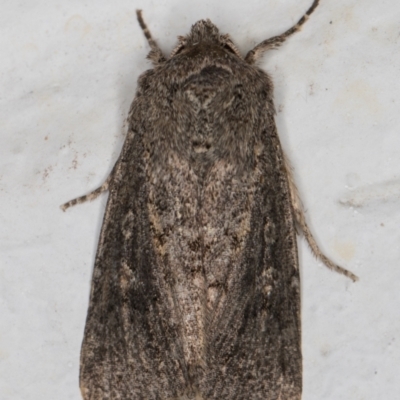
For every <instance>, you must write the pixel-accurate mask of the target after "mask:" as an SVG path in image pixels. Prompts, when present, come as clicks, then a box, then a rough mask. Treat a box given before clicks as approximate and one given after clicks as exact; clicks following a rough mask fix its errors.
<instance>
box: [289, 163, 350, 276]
mask: <svg viewBox="0 0 400 400" xmlns="http://www.w3.org/2000/svg"><path fill="white" fill-rule="evenodd" d="M285 167H286V172H287V176H288V180H289V189H290V198H291V203H292V208H293V211H294V215H295V218H296V222H297V224H298V225H299V226H300V228H301V230H302V232H303V235H304V237H305V239H306V241H307V243H308V245H309V246H310V249H311V251H312V253H313V254H314V255H315V257H316V258H318V259H319V260H321V261H322V262H323V263H324V264H325V265H326V266H327V267H328V268H329V269H331V270H333V271H336V272H338V273H339V274H342V275H345V276H347V277H348V278H350V279H351V280H352V281H353V282H355V281H357V280H358V277H357V276H356V275H354V274H353V273H352V272H350V271H348V270H347V269H344V268H342V267H340V266H339V265H337V264H335V263H334V262H332V261H331V260H330V259H329V258H328V257H327V256H326V255H325V254H323V253H322V251H321V250H320V248H319V247H318V244H317V242H316V241H315V239H314V236H313V235H312V233H311V231H310V229H309V227H308V225H307V222H306V219H305V216H304V210H303V205H302V203H301V200H300V196H299V193H298V191H297V187H296V185H295V183H294V180H293V174H292V168H291V166H290V164H289V162H288V160H287V158H286V157H285Z"/></svg>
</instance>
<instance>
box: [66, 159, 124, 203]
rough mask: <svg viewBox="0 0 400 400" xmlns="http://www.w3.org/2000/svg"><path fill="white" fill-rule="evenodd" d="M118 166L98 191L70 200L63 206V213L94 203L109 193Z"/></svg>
mask: <svg viewBox="0 0 400 400" xmlns="http://www.w3.org/2000/svg"><path fill="white" fill-rule="evenodd" d="M117 164H118V163H116V165H115V166H114V168H113V170H112V171H111V173H110V175H108V178H107V179H106V181H105V182H104V183H103V184H102V185H101V186H99V187H98V188H97V189H95V190H93V191H92V192H90V193H89V194H86V195H85V196H81V197H78V198H76V199H73V200H70V201H68V202H66V203H65V204H63V205H62V206H61V209H62V210H63V211H65V210H66V209H67V208H70V207H72V206H75V205H76V204H81V203H85V202H86V201H92V200H94V199H95V198H97V197H99V196H100V195H101V194H102V193H103V192H107V191H108V188H109V186H110V182H111V181H112V179H113V178H114V175H115V170H116V166H117Z"/></svg>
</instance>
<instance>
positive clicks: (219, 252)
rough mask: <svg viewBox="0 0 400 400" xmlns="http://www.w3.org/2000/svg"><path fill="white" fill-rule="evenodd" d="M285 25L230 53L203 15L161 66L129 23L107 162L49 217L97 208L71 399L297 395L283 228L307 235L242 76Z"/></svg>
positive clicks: (266, 86) (269, 132) (296, 311)
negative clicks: (84, 190)
mask: <svg viewBox="0 0 400 400" xmlns="http://www.w3.org/2000/svg"><path fill="white" fill-rule="evenodd" d="M317 5H318V0H315V1H314V2H313V3H312V5H311V7H310V8H309V9H308V10H307V12H306V13H305V14H304V15H303V17H302V18H301V19H300V20H299V21H298V23H297V24H296V25H294V26H293V27H292V28H290V29H289V30H287V31H286V32H284V33H283V34H281V35H279V36H275V37H272V38H270V39H267V40H265V41H263V42H261V43H260V44H258V45H257V46H255V47H254V48H253V49H252V50H250V51H249V52H248V53H247V55H246V56H245V57H243V56H242V55H241V53H240V52H239V50H238V49H237V48H236V46H235V45H234V43H233V41H232V40H231V39H230V37H229V35H224V34H220V33H219V31H218V28H217V27H216V26H215V25H213V24H212V22H211V21H210V20H201V21H198V22H197V23H195V24H194V25H193V26H192V28H191V31H190V33H189V34H188V35H186V36H183V37H179V41H178V44H177V46H176V47H175V49H174V50H173V52H172V54H171V55H170V57H166V56H164V55H163V53H162V51H161V50H160V48H159V47H158V46H157V44H156V42H155V41H154V40H153V38H152V36H151V34H150V32H149V30H148V29H147V27H146V25H145V23H144V21H143V18H142V14H141V11H138V12H137V17H138V21H139V24H140V26H141V28H142V29H143V32H144V35H145V37H146V38H147V41H148V43H149V45H150V48H151V51H150V53H149V55H148V58H149V60H151V62H152V64H153V68H152V69H150V70H148V71H146V72H144V73H143V74H142V75H141V76H140V78H139V81H138V86H137V92H136V97H135V99H134V100H133V103H132V106H131V108H130V112H129V116H128V122H129V128H128V133H127V137H126V140H125V144H124V146H123V149H122V152H121V155H120V157H119V159H118V160H117V162H116V164H115V166H114V168H113V170H112V172H111V173H110V175H109V177H108V178H107V180H106V181H105V183H104V184H103V185H102V186H101V187H99V188H98V189H96V190H95V191H94V192H92V193H91V194H89V195H87V196H83V197H81V198H78V199H75V200H72V201H70V202H68V203H66V204H65V205H64V206H63V209H64V210H65V209H67V208H68V207H70V206H72V205H74V204H77V203H81V202H83V201H86V200H92V199H94V198H95V197H97V196H98V195H99V194H100V193H102V192H104V191H109V199H108V203H107V207H106V211H105V216H104V221H103V225H102V229H101V234H100V239H99V245H98V250H97V255H96V260H95V266H94V271H93V278H92V289H91V294H90V305H89V310H88V315H87V321H86V328H85V334H84V339H83V344H82V350H81V366H80V387H81V393H82V397H83V399H84V400H103V399H104V400H105V399H107V400H116V399H123V400H130V399H135V400H173V399H174V400H175V399H176V400H178V399H180V400H189V399H191V400H192V399H193V400H194V399H196V400H217V399H218V400H221V399H222V400H225V399H226V400H236V399H237V400H242V399H243V400H244V399H254V400H255V399H260V400H261V399H262V400H272V399H276V400H296V399H297V400H299V399H300V398H301V392H302V356H301V327H300V292H299V288H300V284H299V266H298V255H297V244H296V225H297V226H299V227H300V228H301V231H302V232H303V234H304V236H305V238H306V240H307V242H308V243H309V245H310V247H311V249H312V251H313V252H314V254H315V255H316V256H317V257H318V258H320V259H321V260H322V261H323V262H324V263H325V264H326V265H327V266H328V267H329V268H331V269H333V270H335V271H337V272H340V273H342V274H344V275H346V276H348V277H349V278H351V279H353V280H355V279H356V276H355V275H353V274H352V273H350V272H349V271H347V270H345V269H343V268H341V267H339V266H337V265H335V264H334V263H332V262H331V261H330V260H329V259H328V258H327V257H326V256H324V255H323V254H322V253H321V251H320V250H319V248H318V246H317V244H316V242H315V240H314V238H313V236H312V234H311V233H310V230H309V228H308V227H307V224H306V221H305V218H304V214H303V211H302V207H301V202H300V199H299V196H298V194H297V191H296V188H295V185H294V183H293V179H292V176H291V170H290V168H289V166H288V163H287V161H286V160H285V156H284V154H283V151H282V148H281V145H280V142H279V138H278V134H277V130H276V126H275V121H274V115H275V109H274V104H273V86H272V81H271V79H270V77H269V76H268V74H267V73H266V72H264V71H263V70H261V69H260V68H259V67H257V65H256V62H257V61H258V60H260V58H261V56H262V55H263V53H264V52H265V51H267V50H270V49H274V48H277V47H278V46H280V45H281V44H282V43H283V42H284V41H285V40H286V39H287V38H288V37H289V36H290V35H292V34H293V33H295V32H297V31H298V30H299V29H300V27H301V26H302V25H303V24H304V22H305V21H306V20H307V19H308V17H309V16H310V14H311V13H312V12H313V11H314V10H315V8H316V7H317Z"/></svg>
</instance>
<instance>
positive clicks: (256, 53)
mask: <svg viewBox="0 0 400 400" xmlns="http://www.w3.org/2000/svg"><path fill="white" fill-rule="evenodd" d="M318 4H319V0H314V2H313V3H312V5H311V7H310V8H309V9H308V10H307V11H306V12H305V14H304V15H303V16H302V17H301V18H300V19H299V22H297V24H296V25H294V26H292V27H291V28H290V29H288V30H287V31H286V32H284V33H282V34H281V35H278V36H274V37H272V38H270V39H266V40H264V41H262V42H261V43H259V44H258V45H257V46H256V47H254V48H253V49H252V50H250V51H249V52H248V53H247V55H246V58H245V60H246V61H247V62H248V63H249V64H254V63H255V62H256V61H257V60H258V59H259V58H260V57H261V56H262V55H263V53H264V52H266V51H267V50H269V49H276V48H277V47H279V46H280V45H281V44H282V43H283V42H284V41H285V40H286V39H287V38H288V37H289V36H291V35H293V33H295V32H297V31H299V30H300V28H301V26H302V25H303V24H304V23H305V22H306V21H307V20H308V18H309V17H310V15H311V14H312V13H313V11H314V10H315V9H316V8H317V6H318Z"/></svg>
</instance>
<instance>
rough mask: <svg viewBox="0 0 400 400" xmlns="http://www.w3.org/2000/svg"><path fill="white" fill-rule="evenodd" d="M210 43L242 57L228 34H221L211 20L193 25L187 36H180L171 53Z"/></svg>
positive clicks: (172, 54) (172, 55)
mask: <svg viewBox="0 0 400 400" xmlns="http://www.w3.org/2000/svg"><path fill="white" fill-rule="evenodd" d="M202 45H208V46H214V47H220V48H221V49H224V50H225V51H226V52H228V53H232V54H235V55H236V56H237V57H239V58H242V55H241V54H240V52H239V50H238V49H237V47H236V46H235V45H234V43H233V42H232V40H231V38H230V37H229V35H228V34H225V35H221V34H220V33H219V30H218V28H217V27H216V26H215V25H214V24H213V23H212V22H211V21H210V20H209V19H207V20H200V21H198V22H196V23H195V24H194V25H192V29H191V31H190V33H189V34H188V35H187V36H179V37H178V44H177V45H176V47H175V48H174V50H173V51H172V53H171V57H174V56H176V55H178V54H180V53H183V52H184V51H185V50H189V49H193V48H195V47H198V46H202Z"/></svg>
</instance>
